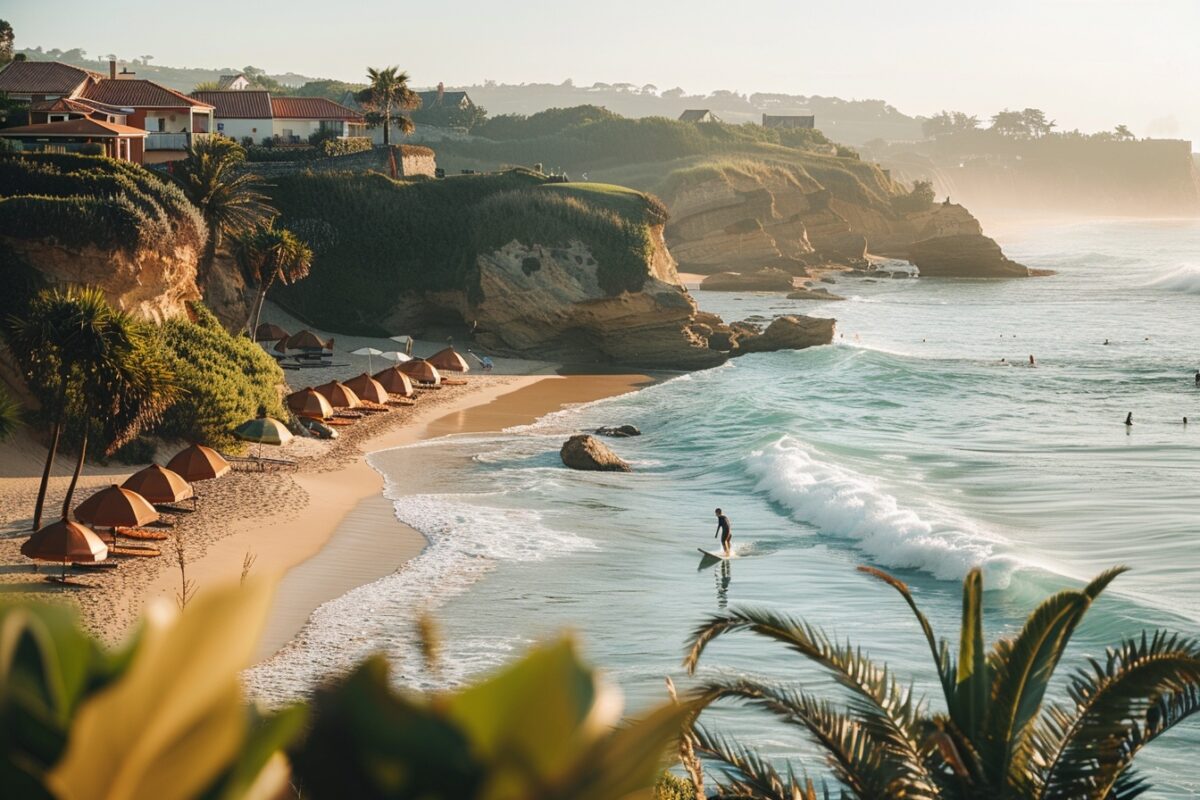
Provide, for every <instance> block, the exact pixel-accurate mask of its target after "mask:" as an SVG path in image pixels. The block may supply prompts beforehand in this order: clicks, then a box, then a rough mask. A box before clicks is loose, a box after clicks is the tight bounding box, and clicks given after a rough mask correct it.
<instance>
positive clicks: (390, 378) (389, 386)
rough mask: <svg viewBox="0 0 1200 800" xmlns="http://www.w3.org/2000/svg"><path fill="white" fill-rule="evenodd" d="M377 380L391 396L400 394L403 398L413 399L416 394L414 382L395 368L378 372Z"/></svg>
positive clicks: (376, 374)
mask: <svg viewBox="0 0 1200 800" xmlns="http://www.w3.org/2000/svg"><path fill="white" fill-rule="evenodd" d="M375 380H377V381H379V385H380V386H382V387H383V388H384V390H386V391H387V392H388V393H389V394H398V395H400V396H401V397H412V396H413V394H414V392H413V385H412V381H411V380H409V378H408V376H407V375H405V374H404V373H403V372H401V371H400V370H398V369H396V368H395V367H388V368H387V369H385V370H381V371H379V372H376V373H375Z"/></svg>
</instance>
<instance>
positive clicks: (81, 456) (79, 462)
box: [62, 422, 88, 519]
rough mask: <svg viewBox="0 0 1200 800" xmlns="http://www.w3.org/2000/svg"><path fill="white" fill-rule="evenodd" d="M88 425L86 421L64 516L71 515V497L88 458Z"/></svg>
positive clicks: (65, 517) (63, 510) (68, 490)
mask: <svg viewBox="0 0 1200 800" xmlns="http://www.w3.org/2000/svg"><path fill="white" fill-rule="evenodd" d="M87 446H88V426H87V423H86V422H85V423H84V427H83V441H82V442H80V443H79V458H78V459H76V461H75V474H74V475H72V476H71V484H70V485H69V486H68V487H67V496H66V497H64V498H63V506H62V518H63V519H67V518H68V517H70V516H71V498H72V497H73V496H74V495H75V484H77V483H79V475H80V473H82V472H83V462H84V459H86V458H87Z"/></svg>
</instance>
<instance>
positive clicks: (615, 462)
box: [558, 433, 633, 472]
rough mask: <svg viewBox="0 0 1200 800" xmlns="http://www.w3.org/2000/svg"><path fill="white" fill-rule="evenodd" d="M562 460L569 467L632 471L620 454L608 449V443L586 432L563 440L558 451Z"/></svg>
mask: <svg viewBox="0 0 1200 800" xmlns="http://www.w3.org/2000/svg"><path fill="white" fill-rule="evenodd" d="M558 454H559V456H560V457H561V458H562V462H563V463H564V464H566V465H567V466H568V467H570V468H571V469H586V470H593V471H598V472H633V468H632V467H630V466H629V464H628V463H626V462H625V460H624V459H622V458H621V457H620V456H618V455H617V454H616V453H614V452H613V451H612V450H610V449H608V445H606V444H604V442H602V441H600V440H599V439H597V438H596V437H595V436H591V435H589V434H586V433H580V434H577V435H575V436H572V437H571V438H570V439H567V441H565V442H563V446H562V450H560V451H559V453H558Z"/></svg>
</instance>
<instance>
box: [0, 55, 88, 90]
mask: <svg viewBox="0 0 1200 800" xmlns="http://www.w3.org/2000/svg"><path fill="white" fill-rule="evenodd" d="M100 77H102V76H101V75H100V73H98V72H92V71H91V70H87V69H82V68H80V67H73V66H71V65H70V64H63V63H61V62H58V61H13V62H12V63H10V64H9V65H8V66H7V67H5V68H4V69H3V70H2V71H0V92H5V93H6V94H63V95H66V94H71V93H73V92H74V91H75V90H76V89H78V88H79V86H80V84H82V83H84V82H85V81H87V80H88V79H89V78H90V79H93V80H99V79H100Z"/></svg>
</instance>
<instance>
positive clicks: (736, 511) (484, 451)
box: [253, 221, 1200, 797]
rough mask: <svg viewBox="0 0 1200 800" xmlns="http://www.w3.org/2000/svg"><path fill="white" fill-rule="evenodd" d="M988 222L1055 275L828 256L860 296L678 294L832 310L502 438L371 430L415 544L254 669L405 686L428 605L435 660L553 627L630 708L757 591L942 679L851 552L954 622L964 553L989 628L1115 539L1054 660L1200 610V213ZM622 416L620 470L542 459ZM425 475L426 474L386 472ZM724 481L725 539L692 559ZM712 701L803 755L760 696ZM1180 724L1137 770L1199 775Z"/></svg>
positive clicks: (302, 679) (888, 594)
mask: <svg viewBox="0 0 1200 800" xmlns="http://www.w3.org/2000/svg"><path fill="white" fill-rule="evenodd" d="M1003 244H1004V247H1005V249H1006V251H1007V252H1008V253H1009V254H1010V255H1011V256H1012V257H1014V258H1016V259H1017V260H1019V261H1022V262H1023V263H1026V264H1029V265H1030V266H1034V267H1043V268H1050V269H1055V270H1058V275H1056V276H1054V277H1050V278H1041V279H1030V280H1021V281H1003V282H983V281H945V280H932V279H920V280H900V279H893V280H886V279H885V280H882V281H878V282H867V281H864V280H861V279H854V278H846V279H841V280H839V283H838V285H837V286H836V287H831V288H833V290H834V291H836V292H838V293H839V294H843V295H845V296H847V297H849V298H850V300H849V301H847V302H841V303H826V304H814V303H799V302H796V301H788V300H785V299H783V298H782V297H781V296H779V295H756V294H744V295H743V294H712V293H698V295H697V297H698V300H699V302H700V304H701V306H702V307H703V308H705V309H707V310H711V311H716V312H718V313H720V314H721V315H722V316H724V317H725V318H726V319H743V318H747V317H751V316H754V315H759V316H764V317H770V316H773V315H776V314H780V313H796V312H800V313H808V314H813V315H818V316H835V317H837V318H838V330H839V331H840V336H839V338H838V340H837V342H836V344H835V345H834V346H831V347H824V348H817V349H811V350H806V351H801V352H786V353H773V354H764V355H756V356H749V357H745V358H742V359H738V360H735V361H733V362H732V363H730V364H728V365H726V366H723V367H721V368H717V369H713V370H709V371H707V372H703V373H696V374H692V375H687V376H682V377H678V378H675V379H673V380H669V381H667V382H665V383H662V384H659V385H656V386H654V387H651V388H649V389H647V390H644V391H641V392H638V393H635V394H631V395H626V396H623V397H620V398H613V399H609V400H606V401H601V402H599V403H594V404H590V405H587V406H583V407H580V408H576V409H570V410H568V411H565V412H560V413H558V414H554V415H551V416H550V417H548V418H545V419H543V420H541V421H540V422H538V423H537V424H535V425H533V426H529V427H527V428H522V429H518V430H514V431H511V432H506V433H505V434H503V435H495V436H488V437H467V438H459V439H452V440H442V441H440V442H436V443H433V444H426V445H423V446H419V447H414V448H406V449H402V450H396V451H388V452H385V453H380V454H376V455H375V456H374V457H373V458H372V460H373V463H374V464H375V465H376V467H377V468H379V469H381V470H382V471H383V472H384V473H385V474H387V475H388V476H389V478H390V479H391V480H392V482H393V485H392V487H391V488H390V489H389V493H390V495H389V496H393V497H394V498H395V500H396V508H397V515H398V516H399V517H400V518H401V519H402V520H404V521H405V522H408V523H410V524H412V525H414V526H415V527H417V528H418V529H420V530H422V531H423V532H425V533H426V535H428V536H429V537H430V540H431V545H430V547H429V548H428V549H427V551H426V552H425V553H424V554H423V555H422V556H421V557H419V558H418V559H416V560H415V561H413V562H412V563H410V564H409V565H408V566H407V567H406V568H405V569H403V570H401V571H400V572H398V573H396V574H395V575H393V576H391V577H389V578H386V579H384V580H383V581H380V582H378V583H376V584H373V585H371V586H368V587H363V588H361V589H359V590H356V591H355V592H353V593H351V594H350V595H347V596H346V597H344V598H342V599H341V600H339V601H335V602H333V603H330V604H328V605H326V606H325V607H323V608H322V609H321V610H320V611H318V613H317V614H316V615H315V616H314V619H313V622H312V624H311V625H310V626H309V628H308V629H307V630H306V631H305V633H304V635H303V636H302V637H301V639H300V640H299V641H298V642H297V643H296V644H295V645H294V646H293V647H292V648H290V649H289V650H287V651H285V653H284V654H283V655H281V656H280V657H279V658H277V659H276V660H275V661H273V662H271V663H269V664H268V665H266V666H265V667H263V668H261V669H259V670H257V671H256V672H255V674H254V676H253V682H254V684H255V685H256V687H257V688H258V689H259V690H260V691H262V692H264V693H265V694H268V695H271V694H280V693H282V694H286V693H288V692H289V691H297V690H299V689H298V687H303V686H304V685H305V684H307V683H310V682H311V681H312V680H314V679H315V678H316V677H317V676H319V675H320V674H321V673H322V672H323V671H325V670H328V669H331V668H336V667H338V666H342V665H344V664H346V663H348V662H349V661H351V660H353V659H354V658H357V657H358V656H360V655H361V654H363V653H365V652H368V651H370V650H373V649H380V648H382V649H385V650H388V651H389V652H390V653H391V654H392V655H393V657H394V658H396V659H397V661H398V663H399V664H400V669H399V676H398V680H400V681H403V682H410V683H423V682H424V680H425V679H424V676H423V675H422V674H421V673H420V670H419V667H418V666H417V665H416V663H415V659H414V657H413V652H412V648H411V642H412V636H411V632H412V620H413V619H414V618H415V616H416V615H417V614H418V613H419V612H420V611H421V610H422V609H426V608H427V609H429V610H431V611H432V612H433V613H434V614H435V615H436V616H437V618H438V619H439V620H440V621H441V623H442V625H443V633H444V635H445V638H446V642H447V649H448V652H447V656H448V659H449V661H450V662H451V664H452V667H453V669H452V671H451V676H450V677H451V679H455V680H457V679H461V678H463V677H466V676H468V675H470V674H472V673H474V672H477V671H479V670H482V669H486V668H488V667H490V666H492V665H495V664H497V663H499V662H501V661H503V660H504V659H505V658H507V657H509V656H510V655H512V654H513V653H515V652H518V651H519V650H520V649H521V648H522V647H523V646H524V645H526V644H527V643H528V642H531V641H533V640H535V639H537V638H539V637H542V636H546V635H549V634H552V633H554V632H556V631H559V630H562V629H564V628H568V629H571V630H574V631H576V632H577V633H578V635H579V637H580V639H581V641H582V643H583V645H584V648H585V650H586V652H587V654H588V655H589V657H591V658H592V659H594V660H595V661H596V662H597V663H599V664H602V665H605V666H606V667H607V668H608V669H609V671H610V672H611V674H612V675H613V677H614V678H615V679H616V681H617V682H618V683H619V684H620V685H621V686H622V688H623V689H624V691H625V693H626V697H627V700H628V703H629V705H630V707H631V708H632V709H634V710H636V709H637V708H640V707H645V706H646V705H647V704H649V703H653V702H659V701H661V700H662V699H663V697H664V691H663V677H664V676H665V675H672V676H673V677H675V678H676V680H677V681H681V682H682V683H684V684H686V679H682V680H681V672H680V669H679V661H680V659H681V657H682V652H683V643H684V640H685V638H686V636H687V633H688V631H689V630H690V629H692V628H693V627H694V626H695V625H696V624H697V623H698V622H700V621H701V620H703V619H704V617H705V615H707V614H710V613H712V612H714V611H716V610H718V609H720V608H723V607H726V606H727V605H738V604H761V605H770V606H773V607H776V608H779V609H782V610H786V611H789V612H791V613H793V614H795V615H798V616H802V617H804V618H806V619H807V620H809V621H812V622H815V623H818V624H820V625H823V626H825V627H826V628H827V629H828V630H829V631H831V632H834V633H836V635H837V636H839V637H842V638H847V637H848V638H850V639H853V640H855V641H856V642H859V643H861V644H863V645H864V646H865V647H867V649H869V650H870V652H871V654H872V655H873V656H875V657H877V658H879V659H881V660H885V661H887V662H888V663H889V664H891V665H892V666H893V667H894V668H895V669H896V670H897V671H898V672H899V673H900V674H902V675H911V676H913V678H914V680H915V681H916V683H917V686H918V687H919V688H922V689H924V690H927V691H928V690H932V689H933V686H934V684H933V679H934V678H933V671H932V667H931V665H930V664H929V663H928V658H929V657H928V652H927V650H926V649H925V646H924V644H923V640H922V639H921V637H920V634H919V631H918V630H917V629H916V626H915V624H914V623H913V622H912V620H911V617H910V615H909V614H908V612H907V609H906V608H905V607H904V606H903V603H902V601H900V599H899V597H898V596H897V595H895V594H894V593H893V592H892V591H891V590H890V589H887V588H886V587H884V586H882V585H879V584H877V583H874V582H872V581H870V580H869V579H867V578H865V577H864V576H861V575H859V574H857V573H856V572H855V566H856V565H859V564H872V565H875V566H878V567H882V568H884V569H888V570H890V571H892V572H894V573H895V574H897V575H899V576H900V577H902V578H903V579H904V580H906V581H908V582H909V583H910V585H911V586H912V587H913V590H914V592H915V594H916V595H917V598H918V601H919V602H920V603H921V605H922V606H923V607H924V608H925V610H926V612H927V613H928V615H929V616H930V618H931V619H932V621H933V623H934V625H935V627H936V628H937V629H938V630H939V632H942V633H944V634H946V635H952V634H953V633H954V632H955V631H956V630H957V624H958V616H959V584H958V579H960V578H961V576H962V575H963V573H964V572H965V570H966V569H967V568H968V567H969V566H970V565H972V564H983V566H984V569H985V581H986V585H987V587H988V589H989V590H990V591H989V592H988V593H987V596H986V603H987V621H988V625H989V629H988V634H989V636H994V635H996V634H999V633H1002V632H1007V631H1012V630H1013V629H1014V627H1015V626H1017V625H1018V624H1019V623H1020V621H1021V620H1022V619H1023V617H1024V615H1025V614H1026V613H1027V612H1028V611H1029V610H1030V609H1031V608H1032V606H1033V604H1034V603H1036V602H1037V600H1038V599H1039V598H1041V597H1042V596H1044V595H1045V594H1046V593H1048V592H1050V591H1052V590H1054V589H1056V588H1059V587H1063V586H1068V585H1077V584H1078V582H1079V581H1080V580H1083V579H1086V578H1087V577H1090V576H1091V575H1093V574H1095V573H1097V572H1099V571H1100V570H1102V569H1104V568H1107V567H1109V566H1111V565H1114V564H1125V565H1128V566H1130V567H1131V568H1132V571H1131V572H1130V573H1129V574H1127V575H1125V576H1123V577H1121V578H1120V579H1119V580H1118V581H1117V582H1116V583H1115V584H1114V586H1113V588H1112V589H1110V592H1109V594H1107V595H1106V596H1105V597H1104V598H1103V599H1102V600H1101V602H1100V603H1099V604H1098V605H1097V606H1096V607H1095V608H1094V610H1093V611H1092V612H1091V615H1090V617H1089V619H1088V620H1087V622H1086V623H1085V625H1084V626H1082V627H1081V629H1080V630H1079V631H1078V633H1077V634H1076V637H1075V643H1074V645H1073V648H1072V652H1071V654H1070V657H1069V658H1068V665H1070V664H1072V663H1077V662H1078V659H1079V658H1081V657H1083V656H1085V655H1095V654H1097V653H1101V652H1102V651H1103V648H1104V646H1105V645H1106V644H1108V643H1111V642H1114V641H1115V640H1116V639H1117V638H1118V637H1121V636H1125V635H1132V634H1134V633H1136V632H1138V631H1140V630H1141V629H1142V628H1144V627H1152V626H1166V627H1170V628H1172V629H1175V630H1179V631H1183V632H1185V633H1188V634H1192V635H1200V590H1198V588H1197V585H1196V578H1197V575H1198V574H1200V549H1198V548H1197V538H1198V536H1200V494H1198V493H1197V491H1196V480H1197V476H1198V475H1200V388H1197V387H1195V386H1194V385H1193V379H1192V374H1193V372H1194V371H1195V370H1196V369H1198V368H1200V348H1198V346H1197V345H1198V341H1197V333H1198V327H1197V321H1196V312H1197V308H1198V306H1200V223H1197V222H1195V221H1189V222H1096V223H1088V224H1078V225H1072V226H1060V227H1055V228H1043V229H1036V230H1029V231H1025V232H1021V233H1018V234H1013V235H1008V236H1006V237H1004V239H1003ZM1106 339H1107V340H1109V344H1108V345H1104V344H1103V342H1104V341H1105V340H1106ZM1031 354H1032V355H1034V356H1035V358H1036V361H1037V366H1036V367H1035V368H1031V367H1029V366H1027V363H1028V359H1029V356H1030V355H1031ZM1002 358H1003V359H1006V362H1005V363H1003V364H1002V363H1001V361H1000V360H1001V359H1002ZM1009 364H1011V365H1012V366H1009ZM1130 411H1132V412H1133V415H1134V423H1135V424H1134V425H1133V427H1132V428H1127V427H1126V426H1125V425H1124V424H1123V420H1124V418H1125V415H1126V413H1127V412H1130ZM1184 416H1189V417H1192V418H1193V419H1194V420H1195V421H1194V423H1193V424H1192V425H1191V426H1187V427H1185V426H1184V425H1183V424H1182V419H1183V417H1184ZM622 423H631V424H634V425H637V426H639V427H640V428H641V429H642V431H643V432H644V435H643V436H641V437H640V438H636V439H625V440H613V441H612V442H611V444H612V446H613V447H614V449H616V450H617V451H618V452H619V453H620V454H621V455H622V456H624V457H625V458H627V459H628V460H630V461H631V462H632V463H633V464H634V466H635V469H636V472H635V473H634V474H632V475H623V474H617V475H614V474H596V473H578V472H570V471H567V470H565V469H563V468H562V466H561V464H560V462H559V460H558V446H559V445H560V444H561V442H562V441H563V439H564V436H565V435H566V434H567V433H570V432H574V431H577V430H586V429H589V428H594V427H596V426H598V425H602V424H622ZM416 472H419V473H420V474H421V475H422V481H423V482H425V481H427V482H428V484H429V485H432V486H434V487H438V490H437V491H436V492H431V493H428V494H423V495H419V496H405V495H404V486H405V485H406V484H407V483H409V480H408V478H409V476H411V475H413V474H414V473H416ZM716 506H720V507H722V508H723V509H725V511H726V513H728V515H729V517H730V519H731V520H732V523H733V526H734V535H735V549H736V551H737V553H738V555H739V557H738V558H737V559H735V560H734V561H732V562H731V563H729V564H727V565H720V566H717V567H713V568H709V569H703V570H698V569H697V564H698V556H699V554H698V553H697V552H696V548H697V547H709V546H711V545H713V544H714V541H715V540H714V539H713V538H712V536H713V532H714V529H715V524H714V520H713V513H712V511H713V508H714V507H716ZM705 665H706V667H705V668H706V669H712V670H715V669H728V670H736V671H745V672H753V673H757V674H762V675H770V676H778V677H781V678H788V679H803V680H805V681H806V682H807V681H810V680H814V678H813V677H812V674H811V672H809V671H805V670H802V669H798V668H797V667H796V665H795V661H794V659H792V658H791V657H790V656H789V655H788V654H787V653H785V652H784V651H782V649H780V648H778V647H773V646H771V645H770V644H768V643H765V642H758V641H755V640H751V639H748V638H745V637H742V638H738V637H731V638H729V639H728V640H725V641H721V642H719V643H718V644H717V645H716V646H714V647H713V648H712V649H711V650H710V652H709V654H708V655H707V656H706V660H705ZM1064 672H1065V670H1064ZM935 702H936V698H935ZM714 721H717V722H719V723H720V724H721V725H722V726H723V728H724V729H725V730H727V731H729V732H731V733H734V734H736V735H737V736H739V737H740V738H742V739H744V740H746V741H749V742H751V743H755V744H757V745H758V746H760V747H761V748H762V749H763V750H765V751H766V752H768V753H770V754H771V755H773V756H776V757H778V758H780V759H783V758H791V759H793V760H794V761H795V762H796V763H797V764H798V765H800V766H803V767H805V768H807V769H808V770H809V771H810V772H812V773H813V774H815V775H821V774H823V772H822V769H823V768H822V767H821V765H820V761H819V760H818V758H816V757H815V756H814V755H813V752H812V750H811V749H810V748H808V747H807V745H806V744H805V743H804V742H803V741H802V740H801V739H800V738H798V737H797V736H796V734H795V733H793V732H792V731H790V730H788V729H785V728H783V727H781V726H779V725H778V724H776V723H774V722H773V721H771V720H770V719H768V718H766V717H765V716H761V715H758V714H756V713H754V712H751V711H737V712H733V713H730V712H722V713H720V714H718V715H717V717H716V718H714ZM1197 745H1200V734H1198V732H1197V726H1196V725H1195V724H1194V723H1193V724H1192V725H1191V726H1185V727H1182V728H1180V729H1179V730H1177V731H1176V732H1174V734H1173V735H1171V736H1169V737H1168V738H1164V739H1162V740H1160V741H1159V742H1157V743H1155V744H1154V745H1152V746H1151V747H1150V748H1148V750H1147V751H1146V752H1145V753H1144V754H1143V761H1142V772H1143V773H1144V774H1145V775H1146V777H1148V778H1150V780H1151V781H1152V782H1153V783H1154V784H1155V788H1156V791H1155V796H1162V797H1187V796H1192V795H1193V794H1194V793H1196V792H1198V791H1200V767H1198V766H1197V765H1196V764H1195V759H1194V755H1193V754H1194V752H1195V751H1196V750H1195V749H1196V747H1197Z"/></svg>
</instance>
